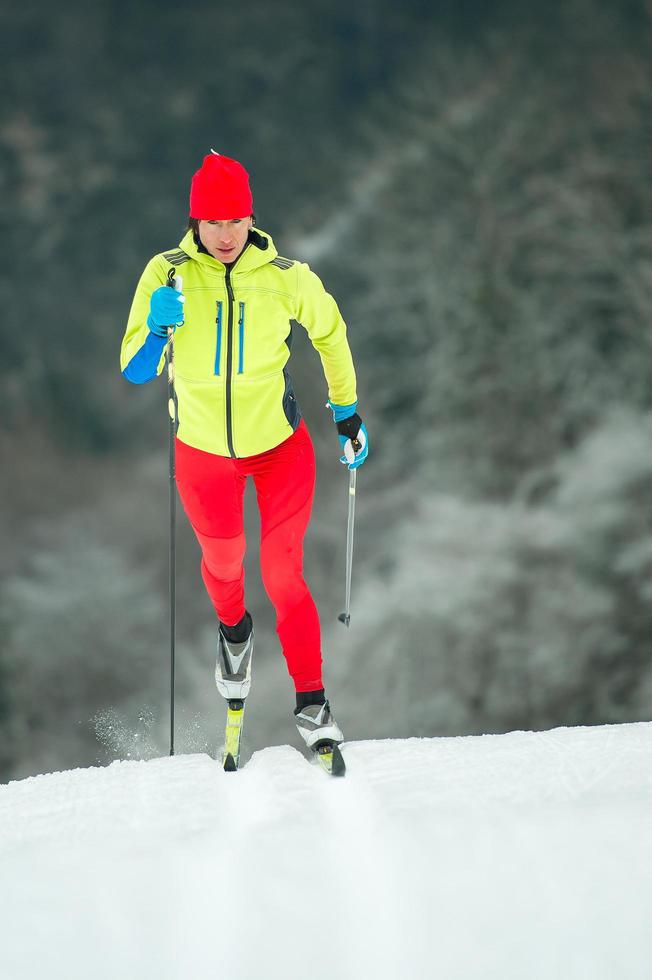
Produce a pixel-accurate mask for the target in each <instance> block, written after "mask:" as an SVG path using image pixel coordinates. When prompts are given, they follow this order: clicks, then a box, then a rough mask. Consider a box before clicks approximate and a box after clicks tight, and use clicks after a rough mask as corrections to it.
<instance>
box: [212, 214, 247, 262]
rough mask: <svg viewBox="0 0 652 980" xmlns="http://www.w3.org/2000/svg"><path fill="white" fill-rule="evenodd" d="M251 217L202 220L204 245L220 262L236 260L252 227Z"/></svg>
mask: <svg viewBox="0 0 652 980" xmlns="http://www.w3.org/2000/svg"><path fill="white" fill-rule="evenodd" d="M252 224H253V223H252V220H251V218H230V219H229V220H227V221H200V222H199V237H200V239H201V242H202V245H203V246H204V248H205V249H207V250H208V251H209V252H210V254H211V255H212V256H213V258H216V259H219V260H220V262H235V260H236V259H237V257H238V256H239V255H240V252H241V251H242V249H243V248H244V247H245V245H246V243H247V235H248V234H249V229H250V228H251V227H252Z"/></svg>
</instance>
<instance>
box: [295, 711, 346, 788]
mask: <svg viewBox="0 0 652 980" xmlns="http://www.w3.org/2000/svg"><path fill="white" fill-rule="evenodd" d="M294 720H295V722H296V726H297V730H298V732H299V734H300V735H301V737H302V739H303V740H304V742H305V743H306V745H307V747H308V748H309V749H310V751H311V753H312V754H313V756H314V758H315V759H316V761H317V763H318V764H319V765H320V766H321V768H322V769H323V770H324V772H327V773H328V774H329V776H343V775H344V773H345V772H346V764H345V762H344V757H343V756H342V753H341V751H340V743H341V742H342V741H343V740H344V736H343V735H342V730H341V728H340V726H339V725H338V724H337V722H336V721H335V719H334V718H333V715H332V714H331V709H330V705H329V703H328V701H324V703H323V704H308V705H304V707H302V708H297V709H296V710H295V712H294Z"/></svg>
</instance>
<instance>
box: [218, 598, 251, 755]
mask: <svg viewBox="0 0 652 980" xmlns="http://www.w3.org/2000/svg"><path fill="white" fill-rule="evenodd" d="M230 637H233V639H231V638H230ZM241 637H243V638H242V639H241ZM253 651H254V630H253V623H252V620H251V616H250V615H249V613H245V615H244V618H243V619H242V620H241V621H240V623H238V624H237V626H234V627H229V626H224V624H223V623H220V629H219V634H218V638H217V662H216V664H215V683H216V684H217V689H218V691H219V692H220V694H221V695H222V697H223V698H226V700H227V702H228V708H227V712H226V729H225V737H224V742H225V744H224V755H223V758H222V762H223V765H224V768H225V769H226V771H227V772H234V771H235V770H236V769H237V768H238V765H239V762H240V744H241V740H242V729H243V724H244V708H245V698H246V697H247V695H248V694H249V688H250V687H251V658H252V654H253Z"/></svg>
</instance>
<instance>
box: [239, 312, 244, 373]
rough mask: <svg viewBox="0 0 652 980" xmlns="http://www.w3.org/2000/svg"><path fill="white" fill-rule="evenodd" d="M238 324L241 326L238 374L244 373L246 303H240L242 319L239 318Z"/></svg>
mask: <svg viewBox="0 0 652 980" xmlns="http://www.w3.org/2000/svg"><path fill="white" fill-rule="evenodd" d="M238 326H239V328H240V355H239V359H238V374H242V373H243V371H244V303H240V319H239V320H238Z"/></svg>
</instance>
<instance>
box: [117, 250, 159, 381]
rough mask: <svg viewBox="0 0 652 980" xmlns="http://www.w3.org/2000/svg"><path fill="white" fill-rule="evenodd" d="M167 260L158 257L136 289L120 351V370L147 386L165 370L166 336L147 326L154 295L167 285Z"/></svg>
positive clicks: (153, 260) (127, 376) (145, 272)
mask: <svg viewBox="0 0 652 980" xmlns="http://www.w3.org/2000/svg"><path fill="white" fill-rule="evenodd" d="M167 268H168V266H167V265H166V262H165V259H164V258H163V256H162V255H155V256H154V258H153V259H151V260H150V261H149V262H148V263H147V265H146V267H145V271H144V272H143V274H142V276H141V277H140V282H139V283H138V285H137V287H136V292H135V294H134V298H133V302H132V304H131V311H130V313H129V320H128V321H127V329H126V331H125V335H124V337H123V338H122V347H121V349H120V370H121V371H122V373H123V375H124V376H125V378H127V380H128V381H132V382H133V383H134V384H144V383H145V382H146V381H152V380H153V379H154V378H156V377H157V376H158V375H159V374H160V373H161V371H162V370H163V365H164V363H165V347H166V345H167V338H166V337H157V336H156V335H155V334H153V333H152V332H151V331H150V329H149V327H148V326H147V315H148V313H149V301H150V298H151V296H152V293H153V292H154V290H155V289H158V287H159V286H164V285H165V283H166V282H167V278H166V270H167Z"/></svg>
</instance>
